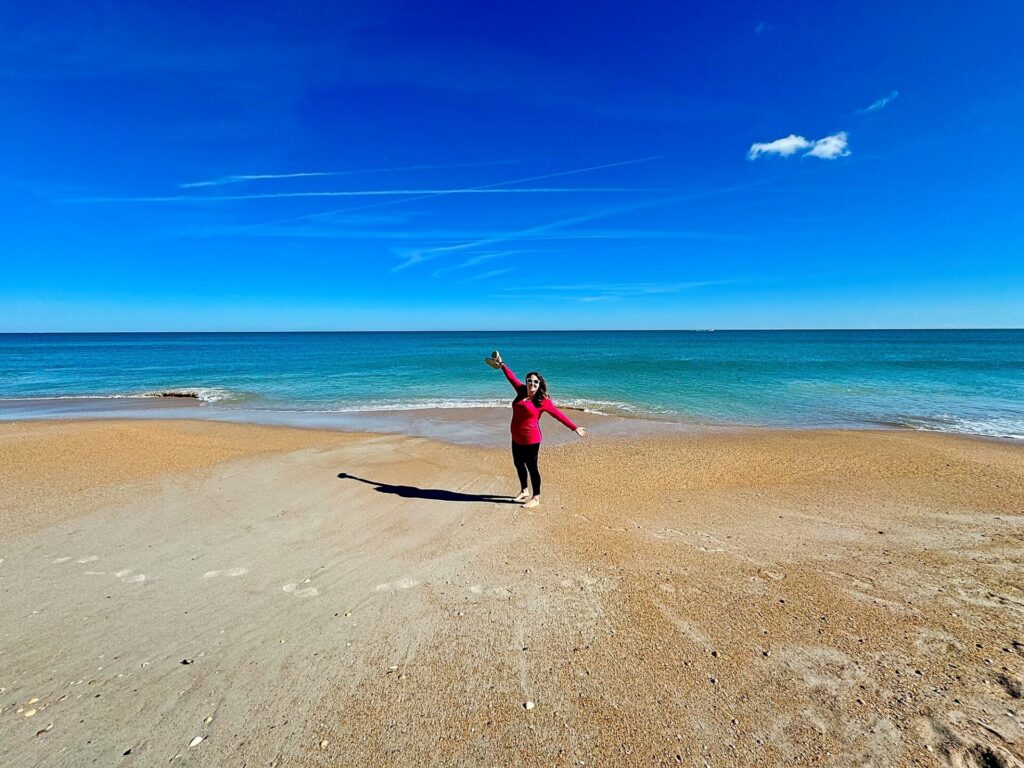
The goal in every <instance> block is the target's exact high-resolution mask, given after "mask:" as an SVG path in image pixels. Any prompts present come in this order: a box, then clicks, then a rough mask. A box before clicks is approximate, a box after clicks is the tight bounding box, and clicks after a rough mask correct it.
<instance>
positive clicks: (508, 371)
mask: <svg viewBox="0 0 1024 768" xmlns="http://www.w3.org/2000/svg"><path fill="white" fill-rule="evenodd" d="M501 372H502V373H504V374H505V378H506V379H508V383H509V384H511V385H512V386H513V387H515V389H516V391H517V392H518V391H519V390H520V389H521V388H522V387H523V386H524V384H523V382H521V381H520V380H519V379H517V378H516V375H515V374H514V373H512V369H511V368H509V367H508V366H507V365H505V364H504V363H502V364H501Z"/></svg>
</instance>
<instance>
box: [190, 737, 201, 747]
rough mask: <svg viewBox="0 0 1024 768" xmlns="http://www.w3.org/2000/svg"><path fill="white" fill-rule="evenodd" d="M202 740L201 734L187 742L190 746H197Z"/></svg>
mask: <svg viewBox="0 0 1024 768" xmlns="http://www.w3.org/2000/svg"><path fill="white" fill-rule="evenodd" d="M202 742H203V737H202V736H196V737H195V738H194V739H192V741H190V742H189V743H188V745H189V746H190V747H198V746H199V745H200V744H202Z"/></svg>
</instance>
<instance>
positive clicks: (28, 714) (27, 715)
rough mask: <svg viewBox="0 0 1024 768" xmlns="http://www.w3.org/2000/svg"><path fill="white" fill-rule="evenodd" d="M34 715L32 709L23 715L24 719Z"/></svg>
mask: <svg viewBox="0 0 1024 768" xmlns="http://www.w3.org/2000/svg"><path fill="white" fill-rule="evenodd" d="M35 713H36V711H35V710H34V709H30V710H29V711H28V712H26V713H25V717H32V715H34V714H35Z"/></svg>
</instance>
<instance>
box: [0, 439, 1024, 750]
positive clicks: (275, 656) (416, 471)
mask: <svg viewBox="0 0 1024 768" xmlns="http://www.w3.org/2000/svg"><path fill="white" fill-rule="evenodd" d="M596 431H597V432H598V434H597V435H596V437H595V439H589V440H587V441H581V442H576V443H573V444H567V445H562V446H548V447H546V448H545V449H544V451H543V452H542V469H543V470H544V473H545V493H544V504H543V505H542V506H541V507H540V508H539V509H538V510H536V511H534V512H533V513H531V512H527V511H524V510H522V509H521V508H520V507H518V506H516V505H511V504H507V503H502V502H501V500H500V498H499V499H498V500H494V499H493V498H486V497H487V496H488V495H494V496H497V497H500V496H501V495H504V494H510V493H514V492H515V491H517V490H518V489H517V488H516V487H515V486H516V483H515V482H514V480H513V479H512V477H511V466H510V460H509V458H508V457H507V456H506V451H505V450H492V449H485V448H472V447H466V446H451V445H443V444H440V443H435V442H431V441H428V440H424V439H422V438H411V437H402V436H395V435H390V436H380V435H358V434H341V433H336V432H316V431H302V430H295V429H283V428H282V429H275V428H265V427H250V426H239V425H226V424H216V423H195V422H81V423H71V422H58V423H32V424H8V425H0V526H2V528H0V765H5V766H6V765H11V766H17V767H18V768H21V766H44V765H45V766H92V765H96V766H115V765H126V766H127V765H139V766H159V765H172V766H173V765H193V766H271V765H277V766H335V765H337V766H348V765H352V766H391V765H410V766H419V765H536V766H547V765H588V766H609V765H637V766H649V765H690V766H694V765H696V766H704V765H710V766H722V765H727V766H760V765H765V766H803V765H808V766H810V765H815V766H818V765H821V766H866V765H870V766H905V765H922V766H965V767H966V766H977V767H981V768H989V767H992V766H1020V765H1024V757H1022V756H1024V735H1022V721H1021V715H1022V700H1021V696H1022V688H1024V591H1022V583H1024V562H1022V561H1024V546H1022V544H1024V448H1022V447H1021V446H1019V445H1009V444H1002V443H996V442H991V441H983V440H973V439H962V438H953V437H948V436H938V435H926V434H916V433H915V434H912V433H904V432H878V433H871V432H842V433H839V432H762V431H745V432H742V433H737V434H718V435H692V436H686V435H680V436H671V437H647V438H642V439H641V438H637V439H626V438H622V437H617V438H615V439H601V437H600V434H599V433H600V429H598V430H596ZM339 473H343V474H344V475H345V476H344V477H338V475H339ZM366 481H372V482H366ZM481 497H484V498H481ZM527 702H530V703H531V705H530V708H529V709H527ZM192 743H194V746H189V745H190V744H192Z"/></svg>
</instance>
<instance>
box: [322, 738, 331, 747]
mask: <svg viewBox="0 0 1024 768" xmlns="http://www.w3.org/2000/svg"><path fill="white" fill-rule="evenodd" d="M328 744H330V742H329V741H327V739H322V740H321V741H320V749H327V745H328Z"/></svg>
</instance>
